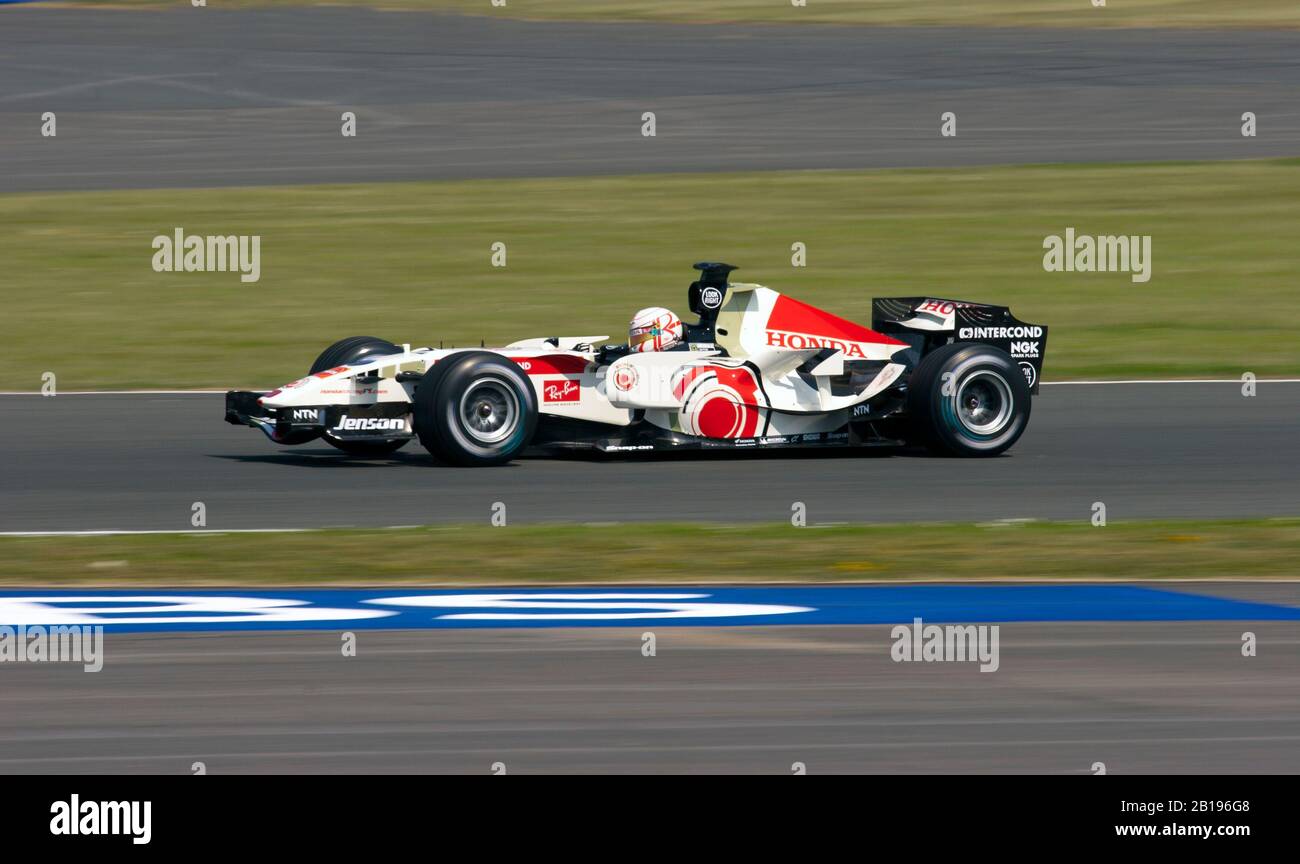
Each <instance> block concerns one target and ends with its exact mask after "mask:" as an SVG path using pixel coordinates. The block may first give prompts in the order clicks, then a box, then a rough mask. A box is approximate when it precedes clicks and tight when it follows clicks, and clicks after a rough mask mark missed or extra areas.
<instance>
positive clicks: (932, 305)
mask: <svg viewBox="0 0 1300 864" xmlns="http://www.w3.org/2000/svg"><path fill="white" fill-rule="evenodd" d="M871 328H872V329H873V330H875V331H877V332H879V333H887V334H889V335H890V336H893V337H894V338H896V339H901V340H903V341H905V342H907V343H908V344H910V345H912V347H914V348H916V349H917V350H918V351H919V353H920V354H921V355H922V356H924V355H925V354H927V353H929V352H930V351H932V350H934V349H935V348H938V347H939V346H940V345H947V344H949V343H950V342H981V343H984V344H986V345H993V346H994V347H997V348H1001V349H1002V350H1003V351H1005V352H1007V353H1008V354H1010V355H1011V357H1012V359H1014V360H1015V361H1016V362H1017V363H1018V364H1019V365H1020V369H1021V371H1022V372H1024V374H1025V381H1026V382H1028V384H1029V389H1030V392H1033V393H1037V392H1038V384H1039V379H1040V378H1042V373H1043V357H1044V355H1045V354H1046V353H1047V327H1046V326H1045V325H1042V324H1029V323H1027V322H1025V321H1021V320H1019V319H1018V318H1016V316H1014V315H1012V314H1011V310H1010V309H1009V308H1008V307H1006V306H992V305H989V304H987V303H967V302H964V301H961V300H941V299H937V298H934V297H877V298H876V299H875V300H873V301H872V302H871Z"/></svg>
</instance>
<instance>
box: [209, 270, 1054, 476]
mask: <svg viewBox="0 0 1300 864" xmlns="http://www.w3.org/2000/svg"><path fill="white" fill-rule="evenodd" d="M695 267H696V269H698V270H700V271H701V276H700V278H699V279H698V280H697V281H696V282H693V283H692V284H691V286H690V289H689V293H688V298H689V303H690V308H691V311H692V312H694V313H695V314H697V315H698V316H699V322H698V323H696V324H685V325H683V329H684V331H685V332H684V334H683V336H682V339H681V344H679V345H677V346H675V347H674V348H673V349H672V350H665V351H633V350H629V348H628V346H610V345H603V344H601V343H604V342H606V341H607V340H608V338H609V337H607V336H558V337H550V338H537V339H526V340H523V341H520V342H514V343H511V344H510V345H507V346H505V347H504V348H491V349H465V348H452V349H441V348H439V349H433V348H416V349H411V347H410V346H409V345H403V346H400V347H399V346H397V345H395V344H393V343H390V342H386V341H384V340H383V339H378V338H374V337H370V336H354V337H352V338H349V339H343V340H342V341H339V342H336V343H335V344H333V345H331V346H330V347H329V348H327V349H325V351H324V353H322V354H321V355H320V357H318V358H317V359H316V362H315V363H314V364H312V367H311V371H310V372H309V374H308V375H307V377H305V378H302V379H300V380H297V381H294V382H292V383H289V384H285V385H284V386H282V387H280V388H278V389H275V390H272V391H271V392H269V393H255V392H249V391H231V392H229V393H227V394H226V420H227V421H228V422H230V423H235V424H244V425H248V426H253V427H255V428H258V429H261V430H262V431H263V432H265V433H266V435H267V437H269V438H270V439H271V440H272V441H275V442H276V443H278V444H305V443H307V442H309V441H314V440H316V439H317V438H323V439H324V440H325V441H326V442H328V443H329V444H331V445H333V446H334V447H336V448H338V449H339V450H341V451H343V452H344V453H347V454H350V455H353V456H358V457H378V456H384V455H386V454H389V453H392V452H393V451H395V450H397V449H398V448H399V447H401V446H403V445H404V444H406V443H407V442H408V441H410V440H412V439H413V438H419V439H420V443H421V444H422V445H423V446H424V447H425V448H426V449H427V450H428V451H429V452H430V453H431V454H433V455H434V456H435V457H437V458H438V459H440V460H442V461H446V462H450V463H454V464H459V465H496V464H501V463H504V462H507V461H509V460H510V459H512V458H514V457H515V456H517V455H519V454H520V453H521V451H523V450H524V448H526V447H529V446H534V447H541V448H590V449H595V450H598V451H604V452H610V453H619V452H627V451H654V450H682V449H688V448H694V449H708V448H726V449H737V448H773V447H781V448H786V447H828V446H831V447H844V446H858V447H862V446H882V445H883V446H895V447H896V446H901V445H904V444H908V443H920V444H924V445H926V446H928V447H930V448H931V449H933V450H935V451H937V452H940V453H946V454H952V455H958V456H993V455H996V454H998V453H1001V452H1003V451H1004V450H1006V449H1007V448H1008V447H1010V446H1011V445H1012V444H1014V443H1015V441H1016V440H1017V439H1018V438H1019V437H1020V435H1021V433H1022V432H1024V430H1025V426H1026V424H1027V423H1028V421H1029V409H1030V396H1031V394H1034V393H1037V391H1038V382H1039V377H1040V375H1041V374H1042V364H1043V355H1044V351H1045V349H1046V346H1047V328H1046V327H1045V326H1041V325H1037V324H1026V323H1025V322H1023V321H1018V320H1016V318H1015V317H1013V316H1012V314H1011V311H1010V310H1009V309H1008V308H1006V307H1005V306H990V305H987V304H984V303H965V302H960V301H955V300H942V299H936V298H929V297H901V298H886V299H876V300H874V301H873V305H872V322H871V328H870V329H868V328H866V327H863V326H861V325H859V324H854V323H853V322H851V321H846V320H845V319H843V318H838V317H836V316H834V315H832V314H830V313H828V312H824V311H822V310H820V309H817V308H815V307H813V306H810V305H808V304H806V303H801V302H799V301H798V300H795V299H794V298H792V297H787V296H785V295H783V294H780V293H778V292H776V291H773V290H771V289H770V288H765V287H763V286H762V285H754V284H746V283H737V282H730V281H729V280H728V276H729V274H730V273H731V271H732V270H735V269H736V268H735V267H732V266H731V265H729V264H716V263H702V264H696V265H695ZM598 346H599V347H598Z"/></svg>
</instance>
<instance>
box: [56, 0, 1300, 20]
mask: <svg viewBox="0 0 1300 864" xmlns="http://www.w3.org/2000/svg"><path fill="white" fill-rule="evenodd" d="M274 2H275V5H284V4H285V3H286V2H294V3H297V4H298V5H308V4H310V5H334V6H371V7H375V8H379V9H402V10H426V11H439V12H463V13H467V14H473V15H495V16H500V17H510V18H534V19H555V20H594V21H682V22H710V21H756V22H767V23H820V24H879V25H913V24H921V25H928V24H939V25H950V26H993V27H1007V26H1042V27H1224V26H1236V27H1276V26H1286V27H1295V26H1300V4H1297V3H1296V2H1295V0H1108V2H1107V5H1106V7H1105V8H1094V7H1093V6H1092V3H1091V2H1090V0H807V3H806V4H805V5H804V6H803V7H795V6H794V5H792V4H791V3H790V0H508V2H507V4H506V6H505V7H503V8H494V7H493V6H492V5H491V2H490V0H331V2H328V3H321V2H315V3H313V0H274ZM74 5H95V6H127V7H163V6H185V7H188V6H189V5H190V3H189V0H80V2H78V3H76V4H74ZM208 5H209V6H211V7H229V6H268V5H272V4H271V0H209V4H208Z"/></svg>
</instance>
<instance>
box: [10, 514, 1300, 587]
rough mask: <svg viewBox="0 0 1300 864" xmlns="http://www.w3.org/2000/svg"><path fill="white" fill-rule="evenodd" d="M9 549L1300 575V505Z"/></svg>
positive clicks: (353, 573) (108, 573) (656, 578)
mask: <svg viewBox="0 0 1300 864" xmlns="http://www.w3.org/2000/svg"><path fill="white" fill-rule="evenodd" d="M684 549H689V550H690V554H683V552H682V550H684ZM0 560H3V561H4V562H5V567H4V569H3V570H2V571H0V584H4V585H8V586H30V587H58V586H68V585H83V584H85V585H92V584H100V585H118V586H123V587H130V586H139V585H153V586H162V585H167V586H181V585H185V586H200V585H208V586H225V585H247V586H252V585H308V584H310V585H388V584H402V583H409V584H429V585H432V584H464V585H478V584H484V585H486V584H521V585H523V584H554V583H556V582H590V583H600V582H612V581H623V582H640V583H674V582H677V583H697V584H698V583H701V582H704V583H715V582H774V581H780V582H807V581H812V582H841V581H862V580H871V581H878V580H886V581H892V580H967V579H994V580H1006V579H1034V580H1053V579H1086V580H1124V581H1132V580H1149V579H1256V580H1258V579H1294V578H1296V576H1297V575H1300V574H1298V573H1297V563H1296V562H1297V561H1300V519H1293V520H1269V521H1239V522H1232V521H1196V522H1135V523H1124V524H1115V523H1113V524H1111V525H1109V526H1107V527H1104V528H1095V527H1093V526H1092V525H1090V524H1088V523H1086V522H1085V523H1064V522H1031V523H995V524H990V525H878V526H831V527H824V528H822V527H812V526H810V527H806V528H794V527H791V526H788V525H752V526H735V525H732V526H727V525H722V526H701V525H695V524H691V525H670V524H643V525H634V524H619V525H603V526H595V525H530V526H510V527H503V528H494V527H491V526H487V525H453V526H439V527H427V528H403V529H386V530H346V531H345V530H328V531H313V532H306V533H286V534H279V533H277V534H217V533H212V534H188V535H187V534H161V535H118V536H108V537H30V538H29V537H4V538H0Z"/></svg>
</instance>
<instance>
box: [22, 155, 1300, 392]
mask: <svg viewBox="0 0 1300 864" xmlns="http://www.w3.org/2000/svg"><path fill="white" fill-rule="evenodd" d="M0 222H3V224H4V225H5V226H6V230H5V231H4V232H2V233H0V261H3V262H4V270H5V275H4V286H5V287H4V292H3V293H4V308H3V313H2V314H3V317H2V318H0V388H2V389H19V390H36V389H38V388H39V387H40V382H41V374H42V373H43V372H45V371H52V372H54V373H56V375H57V377H58V386H59V388H60V389H62V390H65V391H66V390H77V389H92V388H113V387H180V388H189V387H228V386H273V385H277V384H280V383H283V382H284V381H288V380H291V379H293V378H296V377H298V376H300V375H301V374H302V373H303V372H305V371H306V369H307V367H308V365H309V364H310V363H311V361H312V360H313V359H314V358H315V356H316V355H317V353H318V352H319V351H320V350H321V349H322V348H324V347H325V346H326V345H328V344H329V343H331V342H333V341H334V340H336V339H338V338H341V337H343V336H349V335H356V334H373V335H377V336H382V337H385V338H388V339H391V340H393V341H394V342H398V343H400V342H411V343H414V344H417V345H420V344H424V345H437V344H438V343H439V341H440V340H445V342H446V344H448V345H452V344H456V345H461V346H466V345H475V346H477V345H478V343H479V340H480V339H481V338H482V339H486V340H487V342H488V344H494V343H495V344H504V343H505V342H506V341H511V340H514V339H519V338H524V337H528V336H547V335H557V334H572V335H577V334H596V333H608V334H612V335H614V336H615V337H616V338H618V337H619V336H620V334H621V333H622V332H623V331H624V329H625V327H626V322H627V320H628V318H629V317H630V315H631V313H632V312H633V311H635V310H636V309H637V308H639V307H642V306H647V305H652V304H655V305H665V306H669V307H670V308H675V309H677V310H679V311H680V312H685V311H686V309H685V305H686V304H685V293H686V290H685V289H686V285H687V284H688V282H689V281H690V279H691V278H692V276H693V275H694V271H692V270H691V269H690V264H691V263H692V262H694V261H697V260H701V259H706V258H712V259H720V260H724V261H730V262H731V263H733V264H739V265H741V266H742V270H741V271H740V272H739V273H738V274H737V278H743V279H748V280H752V281H759V282H763V283H766V284H768V285H770V286H772V287H773V288H776V289H778V290H781V291H785V292H787V293H790V294H791V295H793V296H796V297H799V298H801V299H803V300H806V301H808V302H811V303H814V304H817V305H821V306H824V307H826V308H828V309H830V310H832V311H835V312H837V313H839V314H841V315H844V316H845V317H848V318H853V319H856V320H860V321H864V322H869V320H870V310H871V297H872V296H875V295H883V296H888V295H909V294H934V295H943V296H948V297H956V298H960V299H969V300H977V301H988V302H996V303H1004V304H1008V305H1010V306H1011V307H1012V308H1013V309H1014V310H1015V311H1016V313H1017V314H1018V315H1019V316H1020V317H1021V318H1022V319H1024V320H1028V321H1034V322H1041V323H1046V324H1048V325H1050V326H1051V327H1052V334H1051V341H1050V346H1049V351H1048V355H1047V364H1046V372H1045V378H1046V379H1047V380H1061V379H1064V378H1079V377H1093V376H1101V377H1123V376H1132V375H1163V376H1184V377H1191V376H1200V375H1223V376H1232V377H1236V376H1239V375H1240V374H1241V373H1242V372H1243V371H1251V372H1254V373H1256V374H1257V375H1261V376H1268V375H1294V374H1296V373H1298V372H1300V339H1297V338H1296V334H1297V333H1298V332H1300V303H1297V302H1296V296H1297V294H1296V291H1297V283H1296V275H1297V271H1296V260H1297V259H1296V243H1297V238H1298V237H1300V160H1275V161H1255V162H1227V163H1224V162H1216V163H1204V164H1200V163H1198V164H1158V165H1125V166H1114V165H1084V166H1042V167H1034V166H1030V167H1023V166H1022V167H1000V168H964V169H952V170H920V169H917V170H886V171H807V172H798V171H788V172H770V173H754V174H712V175H710V174H701V175H666V176H641V177H608V178H573V179H536V180H485V181H469V182H446V183H438V182H423V183H394V184H370V185H350V186H343V185H340V186H299V187H288V188H276V187H256V188H234V189H211V190H209V189H191V190H145V191H113V192H88V193H83V192H74V193H41V194H10V195H3V196H0ZM176 226H181V227H183V228H184V229H185V230H186V231H187V232H190V233H197V234H232V233H233V234H258V235H261V237H262V278H261V281H260V282H259V283H256V284H244V283H241V282H240V281H239V278H238V275H237V274H235V273H155V272H153V270H152V268H151V260H152V255H153V250H152V248H151V245H150V244H151V241H152V238H153V237H154V236H155V235H156V234H160V233H165V234H170V232H171V231H172V229H173V228H174V227H176ZM1067 226H1074V227H1075V228H1076V229H1077V230H1078V231H1079V232H1080V233H1085V234H1111V233H1123V234H1150V235H1152V237H1153V259H1154V275H1153V277H1152V279H1151V281H1150V282H1148V283H1146V284H1135V283H1133V282H1131V281H1130V279H1129V277H1128V275H1127V274H1119V273H1115V274H1076V273H1069V274H1067V273H1047V272H1044V270H1043V268H1042V255H1043V251H1042V242H1043V238H1044V236H1046V235H1048V234H1059V233H1062V232H1063V231H1064V230H1065V228H1066V227H1067ZM495 241H502V242H505V243H506V244H507V247H508V255H509V258H508V264H509V266H508V267H506V268H504V269H502V268H494V267H492V266H490V262H489V257H490V247H491V245H492V244H493V243H494V242H495ZM796 241H800V242H804V243H806V244H808V255H809V266H808V267H806V268H803V269H797V268H793V267H791V265H790V246H791V244H792V243H794V242H796Z"/></svg>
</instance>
